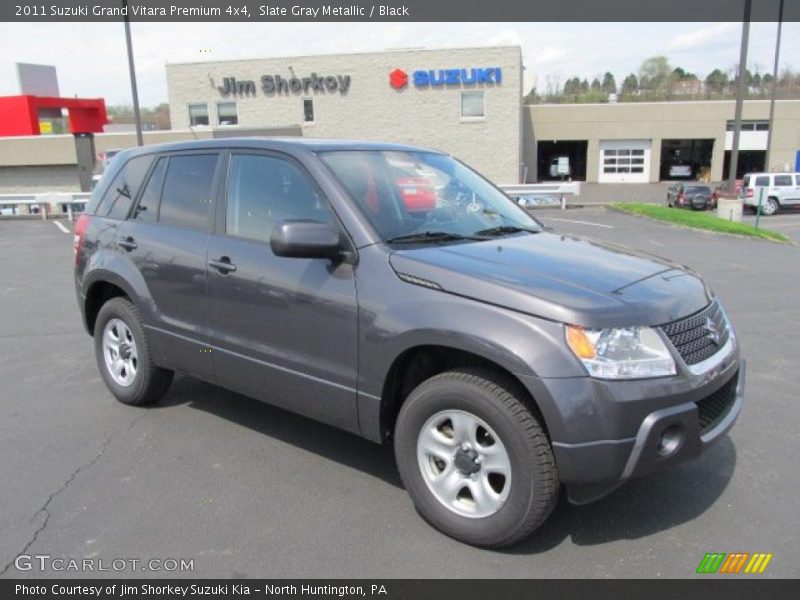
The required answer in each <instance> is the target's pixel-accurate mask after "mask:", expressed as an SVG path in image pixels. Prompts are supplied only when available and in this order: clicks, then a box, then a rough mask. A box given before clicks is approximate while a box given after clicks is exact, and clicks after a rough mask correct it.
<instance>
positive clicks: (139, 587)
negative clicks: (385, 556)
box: [14, 583, 389, 598]
mask: <svg viewBox="0 0 800 600" xmlns="http://www.w3.org/2000/svg"><path fill="white" fill-rule="evenodd" d="M14 594H15V596H19V597H23V596H28V597H29V596H33V597H42V596H50V595H52V596H61V597H63V596H67V597H96V598H109V597H114V598H142V597H156V598H164V597H170V598H193V597H196V596H213V597H229V596H234V597H242V596H255V595H256V594H258V595H265V596H278V597H281V596H334V597H344V596H357V597H364V596H367V595H369V596H371V597H378V598H387V597H389V590H388V588H387V586H386V585H383V584H380V583H378V584H370V585H366V586H365V585H325V584H320V585H313V584H299V585H295V584H288V585H273V584H269V583H265V584H264V585H257V584H244V583H223V584H210V585H207V584H198V583H191V584H180V583H177V584H176V583H169V584H150V583H138V584H133V585H131V584H126V583H112V584H107V585H102V584H96V585H73V584H46V585H45V584H43V585H35V584H23V583H17V584H15V585H14Z"/></svg>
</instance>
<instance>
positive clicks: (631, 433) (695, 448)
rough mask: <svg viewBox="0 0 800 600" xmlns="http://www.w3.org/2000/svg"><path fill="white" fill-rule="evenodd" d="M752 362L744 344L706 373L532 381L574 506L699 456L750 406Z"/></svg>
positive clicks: (559, 470) (562, 480) (531, 383)
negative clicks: (741, 351) (744, 355)
mask: <svg viewBox="0 0 800 600" xmlns="http://www.w3.org/2000/svg"><path fill="white" fill-rule="evenodd" d="M745 371H746V365H745V362H744V361H743V360H739V356H738V348H735V349H734V351H733V352H731V354H730V356H728V357H727V358H726V360H724V361H722V362H721V363H720V364H718V365H717V366H716V367H715V368H713V369H711V370H709V371H708V372H706V373H703V374H698V375H693V374H691V373H682V374H679V375H678V376H675V377H670V378H662V379H652V380H640V381H614V382H611V381H598V380H594V379H590V378H575V379H559V380H556V379H551V380H543V379H536V378H526V379H525V380H524V382H525V384H526V385H527V386H528V389H529V390H530V392H531V394H532V395H533V397H534V398H537V400H539V399H541V398H546V400H545V402H541V401H540V402H539V405H540V407H541V409H542V412H543V415H544V418H545V421H546V422H547V424H548V427H549V428H550V436H551V440H552V443H553V451H554V454H555V459H556V466H557V467H558V472H559V477H560V479H561V482H562V483H564V484H566V485H567V490H568V496H569V499H570V501H571V502H573V503H574V504H585V503H588V502H592V501H594V500H597V499H598V498H601V497H602V496H605V495H606V494H608V493H609V492H611V491H613V490H614V489H616V488H617V487H619V486H620V485H622V484H623V483H624V482H625V481H627V480H628V479H630V478H631V477H637V476H640V475H645V474H648V473H652V472H655V471H659V470H662V469H665V468H668V467H670V466H673V465H675V464H677V463H680V462H683V461H685V460H688V459H691V458H694V457H696V456H698V455H699V454H700V453H702V452H703V451H704V450H705V449H706V448H708V447H709V446H711V445H712V444H714V443H715V442H716V441H718V440H719V439H721V438H722V437H723V436H724V435H725V433H727V432H728V431H729V430H730V428H731V427H732V426H733V424H734V422H735V421H736V418H737V417H738V416H739V413H740V412H741V410H742V404H743V400H744V387H745Z"/></svg>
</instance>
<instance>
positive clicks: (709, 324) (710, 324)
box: [706, 317, 719, 346]
mask: <svg viewBox="0 0 800 600" xmlns="http://www.w3.org/2000/svg"><path fill="white" fill-rule="evenodd" d="M706 331H708V333H707V334H706V337H707V338H708V339H709V340H711V341H712V342H714V345H715V346H719V330H718V329H717V326H716V324H715V323H714V321H713V320H712V319H711V317H706Z"/></svg>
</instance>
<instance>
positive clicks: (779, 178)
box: [774, 175, 798, 206]
mask: <svg viewBox="0 0 800 600" xmlns="http://www.w3.org/2000/svg"><path fill="white" fill-rule="evenodd" d="M774 178H775V191H776V192H777V195H778V201H779V202H780V203H781V206H787V205H791V204H796V203H797V201H798V198H797V187H795V181H794V176H792V175H774Z"/></svg>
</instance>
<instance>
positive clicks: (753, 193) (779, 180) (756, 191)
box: [740, 173, 800, 216]
mask: <svg viewBox="0 0 800 600" xmlns="http://www.w3.org/2000/svg"><path fill="white" fill-rule="evenodd" d="M762 190H763V195H762ZM740 196H741V198H742V199H743V200H744V205H745V206H746V207H748V208H751V209H753V210H756V209H757V208H758V202H759V198H760V199H761V214H763V215H767V216H770V215H774V214H775V213H777V212H778V211H779V210H780V209H781V208H784V207H788V206H797V205H798V204H800V173H748V174H747V175H745V176H744V180H743V183H742V190H741V192H740Z"/></svg>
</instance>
